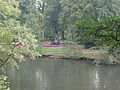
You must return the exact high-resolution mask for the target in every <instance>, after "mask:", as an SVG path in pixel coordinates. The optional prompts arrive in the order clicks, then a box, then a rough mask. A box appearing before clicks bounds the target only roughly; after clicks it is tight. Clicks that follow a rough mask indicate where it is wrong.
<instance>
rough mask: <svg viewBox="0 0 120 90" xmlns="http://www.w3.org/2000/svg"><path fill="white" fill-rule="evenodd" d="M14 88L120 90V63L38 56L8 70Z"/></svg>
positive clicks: (36, 89)
mask: <svg viewBox="0 0 120 90" xmlns="http://www.w3.org/2000/svg"><path fill="white" fill-rule="evenodd" d="M9 77H10V80H9V81H10V82H11V90H120V66H98V65H97V66H96V65H93V64H91V63H87V62H84V61H72V60H57V59H56V60H55V59H54V60H52V59H37V60H35V61H26V62H23V63H22V65H20V69H19V70H14V69H11V70H10V71H9Z"/></svg>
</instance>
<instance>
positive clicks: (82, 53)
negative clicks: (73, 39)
mask: <svg viewBox="0 0 120 90" xmlns="http://www.w3.org/2000/svg"><path fill="white" fill-rule="evenodd" d="M74 47H75V46H74ZM77 47H78V46H77ZM80 47H81V46H79V48H80ZM82 47H83V46H82ZM36 51H38V52H40V54H42V55H54V56H64V57H78V58H79V57H87V58H96V59H98V58H101V52H100V51H99V50H90V49H82V50H79V49H72V48H71V47H68V46H65V47H38V48H36Z"/></svg>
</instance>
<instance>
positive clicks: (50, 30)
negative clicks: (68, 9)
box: [44, 0, 61, 43]
mask: <svg viewBox="0 0 120 90" xmlns="http://www.w3.org/2000/svg"><path fill="white" fill-rule="evenodd" d="M60 10H61V7H60V3H59V0H46V6H45V11H44V26H45V29H46V31H45V36H46V38H53V37H52V36H54V35H55V36H56V37H58V33H59V31H60V28H59V23H58V18H59V13H60ZM49 35H51V36H49ZM56 43H58V41H57V42H56Z"/></svg>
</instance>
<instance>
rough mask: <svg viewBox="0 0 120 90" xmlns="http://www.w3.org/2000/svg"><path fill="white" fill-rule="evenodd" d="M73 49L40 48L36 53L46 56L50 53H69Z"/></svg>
mask: <svg viewBox="0 0 120 90" xmlns="http://www.w3.org/2000/svg"><path fill="white" fill-rule="evenodd" d="M70 50H71V49H70V48H69V47H38V48H36V51H38V52H40V53H42V54H46V53H48V52H69V51H70Z"/></svg>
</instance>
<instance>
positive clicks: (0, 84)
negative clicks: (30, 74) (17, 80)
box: [0, 75, 10, 90]
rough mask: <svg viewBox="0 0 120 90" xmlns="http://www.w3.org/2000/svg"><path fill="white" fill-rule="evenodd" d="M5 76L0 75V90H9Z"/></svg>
mask: <svg viewBox="0 0 120 90" xmlns="http://www.w3.org/2000/svg"><path fill="white" fill-rule="evenodd" d="M6 80H7V77H6V76H5V75H0V90H10V88H9V83H8V82H7V81H6Z"/></svg>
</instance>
